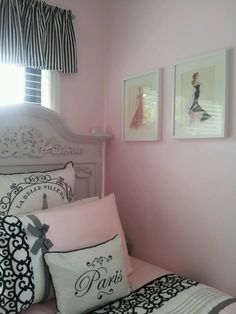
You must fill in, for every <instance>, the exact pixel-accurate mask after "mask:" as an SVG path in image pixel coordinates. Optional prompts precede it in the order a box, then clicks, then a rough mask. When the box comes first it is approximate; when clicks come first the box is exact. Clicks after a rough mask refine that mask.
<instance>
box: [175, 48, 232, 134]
mask: <svg viewBox="0 0 236 314" xmlns="http://www.w3.org/2000/svg"><path fill="white" fill-rule="evenodd" d="M217 56H218V57H219V58H221V62H222V68H223V71H222V75H223V78H222V79H221V91H220V92H221V93H222V96H221V99H222V106H221V110H222V116H221V121H220V123H221V132H218V133H217V134H210V133H207V132H206V133H202V134H188V133H187V132H186V133H185V134H183V133H182V134H178V132H177V131H176V120H175V119H176V96H177V95H176V85H177V82H176V81H177V78H176V72H177V67H178V66H184V65H185V66H186V67H187V66H188V64H189V63H190V64H192V67H190V68H189V71H191V72H192V73H195V72H200V71H199V67H197V64H198V63H200V64H201V62H202V66H203V69H204V70H206V64H207V60H209V59H214V58H217ZM204 59H205V60H204ZM194 64H195V65H194ZM204 64H205V65H204ZM213 66H214V67H215V68H217V67H218V69H217V70H218V71H219V69H220V68H221V65H220V64H217V63H214V62H213ZM208 67H209V63H208ZM228 72H229V51H228V49H221V50H218V51H216V52H213V53H208V54H202V55H199V56H197V57H193V58H188V59H184V60H182V61H179V62H178V63H176V64H175V66H174V68H173V76H172V77H173V86H174V92H173V104H172V117H173V118H172V130H173V137H174V138H177V139H188V138H224V137H225V136H226V135H227V124H226V118H227V112H228V110H227V109H228V106H227V105H228V80H229V78H228ZM200 81H201V78H200ZM218 84H219V82H218ZM203 106H204V105H203ZM203 123H204V122H203ZM196 129H197V128H196Z"/></svg>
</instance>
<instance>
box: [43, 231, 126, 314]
mask: <svg viewBox="0 0 236 314" xmlns="http://www.w3.org/2000/svg"><path fill="white" fill-rule="evenodd" d="M44 258H45V261H46V263H47V265H48V266H49V271H50V274H51V276H52V281H53V286H54V289H55V295H56V302H57V308H58V311H59V312H60V314H81V313H87V312H89V311H92V310H94V309H96V308H99V307H101V306H103V305H105V304H107V303H110V302H111V301H114V300H116V299H118V298H121V297H124V296H126V295H128V294H129V287H128V280H127V275H126V271H125V266H124V261H123V256H122V253H121V239H120V237H119V235H116V236H115V237H114V238H113V239H111V240H109V241H107V242H105V243H102V244H98V245H96V246H93V247H88V248H84V249H79V250H76V251H68V252H48V253H46V254H45V255H44Z"/></svg>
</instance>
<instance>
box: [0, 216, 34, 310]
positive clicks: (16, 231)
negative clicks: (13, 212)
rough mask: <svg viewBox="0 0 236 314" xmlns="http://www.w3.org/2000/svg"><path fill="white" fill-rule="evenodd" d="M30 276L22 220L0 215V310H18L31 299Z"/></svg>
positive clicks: (29, 260)
mask: <svg viewBox="0 0 236 314" xmlns="http://www.w3.org/2000/svg"><path fill="white" fill-rule="evenodd" d="M34 284H35V283H34V276H33V270H32V264H31V257H30V255H29V245H28V241H27V237H26V234H25V231H24V228H23V225H22V222H21V221H20V220H19V219H18V218H17V217H15V216H2V217H1V218H0V312H1V314H9V313H11V314H15V313H20V312H21V311H23V310H24V309H26V308H28V307H29V306H30V304H32V302H33V300H34Z"/></svg>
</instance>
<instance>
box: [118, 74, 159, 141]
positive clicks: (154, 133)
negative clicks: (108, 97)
mask: <svg viewBox="0 0 236 314" xmlns="http://www.w3.org/2000/svg"><path fill="white" fill-rule="evenodd" d="M161 73H162V72H161V69H155V70H153V71H148V72H144V73H140V74H137V75H135V76H129V77H126V78H124V79H123V85H122V88H123V111H122V139H123V141H125V142H129V141H157V140H160V137H161V134H160V132H161V107H160V101H161V93H160V87H161ZM151 75H153V77H155V82H154V80H153V81H152V83H153V85H154V86H155V89H153V90H155V91H156V97H155V98H156V104H155V113H156V114H155V117H154V119H155V127H153V128H152V129H151V132H150V134H148V132H143V130H133V132H129V131H128V128H127V125H129V124H130V121H129V119H128V117H127V110H128V109H129V108H127V107H129V104H128V103H127V99H128V98H127V97H128V94H127V90H126V84H127V82H130V85H131V86H132V87H134V86H136V87H137V90H138V85H140V84H142V83H143V81H144V80H145V78H148V76H151ZM142 79H144V80H142ZM135 82H136V84H135ZM128 85H129V84H128ZM136 95H137V94H136ZM133 105H134V104H133Z"/></svg>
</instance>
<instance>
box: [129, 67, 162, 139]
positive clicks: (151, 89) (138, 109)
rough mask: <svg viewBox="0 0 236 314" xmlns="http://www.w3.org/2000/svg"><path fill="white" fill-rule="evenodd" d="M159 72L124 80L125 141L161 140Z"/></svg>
mask: <svg viewBox="0 0 236 314" xmlns="http://www.w3.org/2000/svg"><path fill="white" fill-rule="evenodd" d="M159 72H160V71H159V70H158V71H154V72H149V73H145V74H142V75H139V76H135V77H129V78H126V79H124V81H123V90H124V104H123V140H124V141H156V140H158V139H160V96H159V81H160V73H159Z"/></svg>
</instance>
